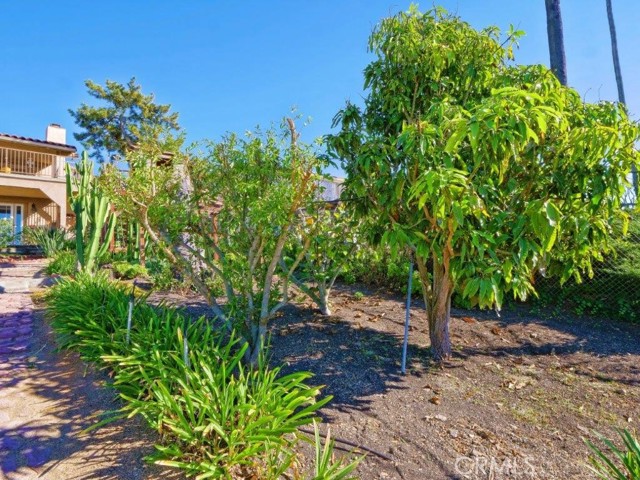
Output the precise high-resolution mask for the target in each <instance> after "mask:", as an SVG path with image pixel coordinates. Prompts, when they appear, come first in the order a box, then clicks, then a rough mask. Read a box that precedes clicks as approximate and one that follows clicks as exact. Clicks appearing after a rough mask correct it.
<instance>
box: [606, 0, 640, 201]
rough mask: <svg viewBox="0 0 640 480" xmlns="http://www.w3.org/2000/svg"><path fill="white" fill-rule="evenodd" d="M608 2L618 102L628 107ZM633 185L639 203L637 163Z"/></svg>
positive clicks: (614, 26) (632, 167)
mask: <svg viewBox="0 0 640 480" xmlns="http://www.w3.org/2000/svg"><path fill="white" fill-rule="evenodd" d="M606 2H607V19H608V20H609V34H610V35H611V54H612V56H613V70H614V72H615V75H616V86H617V87H618V101H619V102H620V103H622V104H623V105H626V103H627V102H626V99H625V96H624V84H623V83H622V69H621V68H620V57H619V56H618V37H617V35H616V23H615V21H614V20H613V6H612V5H611V0H606ZM631 183H632V187H633V193H634V195H635V201H636V203H637V202H638V168H637V167H636V165H635V163H634V164H633V165H631Z"/></svg>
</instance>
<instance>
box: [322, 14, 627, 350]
mask: <svg viewBox="0 0 640 480" xmlns="http://www.w3.org/2000/svg"><path fill="white" fill-rule="evenodd" d="M520 35H521V32H518V31H514V30H513V29H510V30H509V32H508V33H507V38H506V39H502V38H501V36H500V32H499V31H498V29H497V28H495V27H489V28H486V29H484V30H481V31H477V30H475V29H473V28H472V27H471V26H470V25H469V24H468V23H466V22H464V21H462V20H461V19H460V18H458V17H456V16H452V15H449V14H448V13H447V12H446V11H444V10H443V9H434V10H431V11H429V12H427V13H422V12H420V11H419V10H418V9H417V8H416V7H411V9H410V10H409V11H408V12H405V13H400V14H398V15H396V16H393V17H390V18H387V19H384V20H383V21H382V22H381V23H380V24H379V25H378V26H377V27H376V28H375V29H374V31H373V33H372V35H371V37H370V39H369V49H370V51H371V52H372V53H373V55H374V56H375V58H374V60H373V61H372V62H371V63H370V64H369V65H368V66H367V67H366V69H365V72H364V79H365V88H366V90H367V95H366V97H365V103H364V107H363V108H361V107H359V106H356V105H353V104H347V105H346V106H345V107H344V108H343V109H342V110H341V111H340V112H338V114H337V115H336V117H335V123H334V126H338V127H339V128H340V130H339V132H338V133H337V134H334V135H329V136H327V138H326V140H327V145H328V150H329V152H330V154H331V155H332V156H333V157H335V158H338V159H340V160H342V161H343V165H344V169H345V171H346V172H347V180H346V182H345V187H346V190H347V195H348V196H349V197H351V198H354V199H357V200H358V202H357V205H358V207H357V208H358V211H359V212H360V213H361V214H363V215H367V214H372V213H373V214H375V218H377V219H379V220H378V221H379V222H380V226H381V227H383V228H384V229H385V230H386V231H385V234H384V235H383V240H384V241H385V242H388V243H390V244H391V245H392V246H394V247H404V246H407V245H409V246H410V247H411V248H412V249H413V250H414V254H415V259H416V263H417V266H418V270H419V272H420V277H421V280H422V287H423V293H424V299H425V304H426V310H427V319H428V323H429V330H430V336H431V342H432V350H433V353H434V356H435V358H436V359H437V360H442V359H444V358H446V357H448V356H449V355H450V353H451V345H450V340H449V314H450V306H451V295H452V293H453V292H454V290H458V291H459V292H460V293H462V294H463V295H464V296H465V297H467V298H469V299H470V300H471V301H472V302H473V303H475V304H478V305H480V306H481V307H490V306H495V307H497V308H499V307H500V306H501V304H502V302H503V296H504V294H505V293H506V292H513V294H514V295H515V296H518V297H521V298H524V297H526V296H527V295H528V294H530V293H532V292H533V291H534V274H535V273H536V272H537V271H544V272H545V273H547V274H558V275H560V276H561V278H562V280H566V279H568V278H569V277H571V276H572V275H573V276H576V277H578V278H579V277H580V275H581V272H584V271H586V272H590V270H591V262H592V260H593V259H598V258H600V257H601V255H602V253H603V252H605V251H606V250H607V248H608V242H609V237H610V234H611V232H612V227H611V224H612V221H613V219H615V218H618V217H624V213H623V212H622V211H621V209H620V198H621V195H622V193H623V191H624V188H625V174H626V173H627V172H628V171H629V169H630V167H631V164H632V162H634V161H636V160H637V153H636V150H635V148H634V142H635V141H636V140H637V139H638V136H639V131H638V128H637V126H636V125H635V124H634V123H632V122H630V121H629V119H628V118H627V115H626V113H625V110H624V108H622V107H621V106H619V105H617V104H612V103H606V102H603V103H599V104H586V103H583V102H582V101H581V99H580V96H579V95H578V94H577V92H575V91H574V90H572V89H570V88H567V87H564V86H562V85H561V84H560V83H559V82H558V80H557V79H556V77H555V76H554V75H553V74H552V72H551V71H550V70H549V69H548V68H546V67H544V66H540V65H534V66H517V65H513V64H512V62H511V60H513V48H514V46H516V41H517V38H518V37H519V36H520Z"/></svg>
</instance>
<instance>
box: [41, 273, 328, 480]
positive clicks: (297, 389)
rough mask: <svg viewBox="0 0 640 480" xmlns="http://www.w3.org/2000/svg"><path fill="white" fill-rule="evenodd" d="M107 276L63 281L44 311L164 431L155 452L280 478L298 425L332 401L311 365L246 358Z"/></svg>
mask: <svg viewBox="0 0 640 480" xmlns="http://www.w3.org/2000/svg"><path fill="white" fill-rule="evenodd" d="M129 301H130V294H129V290H128V289H125V288H123V287H122V286H121V285H118V284H116V283H114V282H111V281H109V280H108V279H107V278H106V276H105V275H101V274H99V275H96V276H95V277H89V276H86V275H84V274H81V275H79V276H78V278H77V279H76V280H70V279H69V280H65V281H62V282H60V283H59V284H57V285H56V286H54V287H53V288H52V289H51V291H50V293H49V294H48V295H47V315H48V317H49V318H50V319H51V323H52V326H53V328H54V330H55V332H56V333H57V335H58V339H59V343H60V345H61V346H62V347H63V348H72V349H74V350H77V351H79V352H80V354H81V356H82V357H83V358H84V359H86V360H90V361H94V362H96V363H97V364H98V365H100V366H101V367H102V368H106V369H109V370H111V371H112V376H113V380H114V386H115V388H116V389H117V390H118V392H119V394H120V397H121V398H122V399H123V400H125V402H126V405H125V406H124V407H123V408H122V409H121V410H120V412H119V415H117V417H116V418H120V417H125V416H131V415H134V414H140V415H142V416H143V417H144V418H145V419H146V420H147V422H148V423H149V424H150V425H151V426H152V427H153V428H155V429H157V430H158V431H159V432H160V433H161V435H162V444H161V445H158V446H157V450H158V451H157V453H156V454H155V455H153V456H152V457H150V460H153V461H155V462H156V463H159V464H162V465H168V466H173V467H178V468H181V469H183V470H185V471H186V472H187V473H188V474H199V475H201V477H200V478H237V477H238V478H265V479H276V478H278V477H279V476H280V474H281V473H282V472H284V471H285V470H287V469H289V467H290V466H292V464H293V462H294V461H295V453H294V449H293V446H294V443H295V442H296V440H297V438H298V437H297V434H296V431H297V428H298V427H299V426H301V425H305V424H309V423H311V422H312V421H313V415H314V414H315V412H316V411H317V410H318V409H319V408H320V407H321V406H323V405H324V404H325V403H327V402H328V401H329V400H330V397H325V398H323V399H320V400H318V399H317V398H318V396H319V395H320V388H319V387H311V386H308V385H307V384H306V381H307V380H308V379H309V377H310V376H311V374H309V373H306V372H296V373H294V374H291V375H286V376H281V375H280V369H279V368H270V367H268V366H267V365H266V363H265V362H264V361H261V362H259V364H258V366H257V367H254V368H248V367H245V366H244V365H243V364H242V358H243V355H244V353H245V349H246V344H244V345H241V343H240V341H239V340H237V339H235V338H234V337H233V336H232V338H230V339H229V338H225V337H224V336H223V335H222V334H220V333H218V332H216V331H213V330H212V329H211V326H210V324H209V322H208V321H207V320H206V319H205V318H204V317H202V318H200V319H198V320H195V321H192V320H190V319H188V318H186V317H184V316H183V315H182V314H181V313H180V312H178V311H177V310H175V309H172V308H164V307H161V308H157V307H152V306H150V305H148V304H146V302H145V299H144V297H141V298H137V299H136V300H135V306H134V308H133V315H132V328H131V331H130V332H129V336H128V332H127V327H126V326H127V311H128V303H129Z"/></svg>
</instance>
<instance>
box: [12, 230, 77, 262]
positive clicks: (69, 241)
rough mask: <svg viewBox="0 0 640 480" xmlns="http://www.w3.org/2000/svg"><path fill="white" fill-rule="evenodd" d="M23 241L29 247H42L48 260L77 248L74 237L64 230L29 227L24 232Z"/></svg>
mask: <svg viewBox="0 0 640 480" xmlns="http://www.w3.org/2000/svg"><path fill="white" fill-rule="evenodd" d="M22 241H23V243H25V244H27V245H38V246H40V247H41V248H42V253H44V256H45V257H47V258H51V257H55V256H56V254H57V253H58V252H61V251H63V250H72V249H73V248H74V247H75V245H74V239H73V237H72V236H69V234H68V233H67V232H66V231H65V230H64V229H62V228H48V227H27V228H25V229H24V231H23V232H22Z"/></svg>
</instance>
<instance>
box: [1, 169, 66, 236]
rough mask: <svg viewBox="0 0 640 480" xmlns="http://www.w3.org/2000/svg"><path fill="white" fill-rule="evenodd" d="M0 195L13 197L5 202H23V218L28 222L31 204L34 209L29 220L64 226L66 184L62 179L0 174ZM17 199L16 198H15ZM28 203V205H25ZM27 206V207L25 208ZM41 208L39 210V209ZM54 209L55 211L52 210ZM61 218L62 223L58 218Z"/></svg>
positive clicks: (39, 223)
mask: <svg viewBox="0 0 640 480" xmlns="http://www.w3.org/2000/svg"><path fill="white" fill-rule="evenodd" d="M0 197H7V198H13V199H14V201H7V202H6V203H20V202H24V204H25V205H26V206H25V210H24V212H25V219H26V222H29V221H30V220H29V215H31V214H32V210H33V208H32V207H33V205H34V204H35V206H36V211H35V212H34V216H33V218H32V219H31V221H33V222H36V223H37V224H38V225H41V222H45V225H51V226H56V227H60V226H65V223H66V216H67V185H66V183H65V182H64V181H61V180H57V179H56V180H54V179H43V178H35V177H28V176H25V175H10V174H0ZM16 199H17V200H16ZM27 204H28V205H27ZM27 207H28V208H27ZM40 208H42V209H43V210H42V211H41V212H40V211H39V209H40ZM54 210H55V211H54ZM61 218H62V219H63V222H62V225H61V224H60V219H61ZM25 225H28V223H25Z"/></svg>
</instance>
